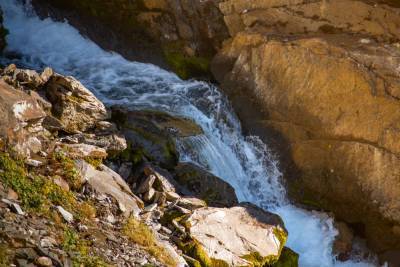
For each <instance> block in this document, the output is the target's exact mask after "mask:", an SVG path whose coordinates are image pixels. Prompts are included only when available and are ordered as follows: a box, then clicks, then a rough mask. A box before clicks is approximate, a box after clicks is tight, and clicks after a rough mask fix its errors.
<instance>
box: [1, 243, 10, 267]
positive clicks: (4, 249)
mask: <svg viewBox="0 0 400 267" xmlns="http://www.w3.org/2000/svg"><path fill="white" fill-rule="evenodd" d="M9 250H10V248H9V247H8V246H7V245H5V244H0V267H6V266H10V265H11V262H10V255H9V252H10V251H9Z"/></svg>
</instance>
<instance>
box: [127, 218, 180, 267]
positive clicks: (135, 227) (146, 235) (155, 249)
mask: <svg viewBox="0 0 400 267" xmlns="http://www.w3.org/2000/svg"><path fill="white" fill-rule="evenodd" d="M122 232H123V234H124V235H125V236H127V237H128V238H129V239H130V240H131V241H132V242H134V243H136V244H138V245H140V246H142V247H143V248H144V249H146V250H147V251H148V252H149V253H150V254H151V255H153V256H154V257H156V258H157V259H158V260H159V261H161V262H162V263H164V264H166V265H167V266H176V262H175V260H174V259H173V258H172V257H171V256H170V255H169V253H168V252H167V251H166V249H165V248H163V247H162V246H160V245H159V244H158V242H157V240H156V237H155V236H154V233H153V232H152V231H151V230H150V229H149V227H148V226H147V225H145V224H144V223H142V222H140V221H138V220H136V219H135V218H130V219H129V220H128V221H127V223H126V224H125V226H124V227H123V229H122Z"/></svg>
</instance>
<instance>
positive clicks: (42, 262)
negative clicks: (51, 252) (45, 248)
mask: <svg viewBox="0 0 400 267" xmlns="http://www.w3.org/2000/svg"><path fill="white" fill-rule="evenodd" d="M36 263H37V264H38V265H39V266H43V267H50V266H53V262H52V261H51V259H49V258H47V257H39V258H38V259H37V260H36Z"/></svg>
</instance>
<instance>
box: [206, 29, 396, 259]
mask: <svg viewBox="0 0 400 267" xmlns="http://www.w3.org/2000/svg"><path fill="white" fill-rule="evenodd" d="M399 65H400V51H399V49H398V48H397V46H396V44H384V45H383V44H380V43H377V42H376V41H373V40H372V39H365V37H362V36H350V35H341V34H335V35H329V36H320V37H310V38H299V39H297V38H294V39H293V40H289V39H285V38H279V37H275V38H269V37H268V36H265V35H263V34H257V33H250V32H241V33H239V34H237V35H236V36H235V38H233V40H232V41H230V42H227V43H226V46H225V47H224V49H222V50H221V51H220V53H219V55H218V56H217V57H216V58H215V60H214V63H213V70H214V73H215V75H216V77H217V79H218V80H219V81H220V82H221V83H222V87H223V89H224V90H225V92H226V93H227V94H228V95H229V97H230V99H231V100H232V102H233V105H234V107H235V108H236V111H237V112H238V113H239V116H240V118H241V120H242V122H243V124H244V127H245V128H246V129H247V130H248V131H249V132H250V133H251V134H256V135H259V136H261V137H262V139H263V140H264V141H265V142H266V143H268V144H269V145H270V147H272V148H273V149H274V150H275V152H276V153H277V154H280V155H281V162H282V165H281V166H282V167H283V170H284V172H285V177H286V181H287V182H288V185H289V192H290V195H291V197H292V199H295V200H296V201H299V202H302V203H304V204H308V205H310V204H311V205H312V206H314V207H317V208H319V209H325V210H329V211H333V212H334V213H335V214H336V216H337V217H338V218H339V219H341V220H344V221H345V222H348V223H351V224H353V225H363V227H361V228H362V229H363V231H360V233H359V234H361V235H364V236H366V237H367V239H368V241H369V245H370V246H371V247H372V248H373V249H375V250H377V251H385V250H387V249H393V248H397V249H399V248H400V231H399V230H398V229H399V226H400V213H399V212H398V211H399V208H400V203H399V201H398V199H399V198H400V181H399V179H398V177H399V173H400V169H399V166H400V165H399V155H400V146H399V142H397V140H398V139H399V137H400V135H399V131H398V129H399V127H400V124H399V121H400V103H399V100H398V99H399V98H398V97H399V92H400V75H399V74H400V72H399V69H398V66H399Z"/></svg>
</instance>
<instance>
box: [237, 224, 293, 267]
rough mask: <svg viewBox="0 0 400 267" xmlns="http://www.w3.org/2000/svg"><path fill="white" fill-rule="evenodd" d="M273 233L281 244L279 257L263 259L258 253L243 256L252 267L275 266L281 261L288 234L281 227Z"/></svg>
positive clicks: (276, 228)
mask: <svg viewBox="0 0 400 267" xmlns="http://www.w3.org/2000/svg"><path fill="white" fill-rule="evenodd" d="M273 231H274V235H275V236H276V238H277V239H278V240H279V243H280V247H279V252H278V255H269V256H267V257H263V256H261V255H260V254H259V253H258V252H253V253H250V254H248V255H244V256H242V258H243V259H245V260H247V261H249V262H250V263H251V264H252V266H255V267H262V266H274V264H275V263H276V262H278V260H279V259H280V256H281V253H282V250H283V248H284V245H285V243H286V240H287V233H286V232H285V231H284V230H283V229H281V228H280V227H275V228H274V230H273Z"/></svg>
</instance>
